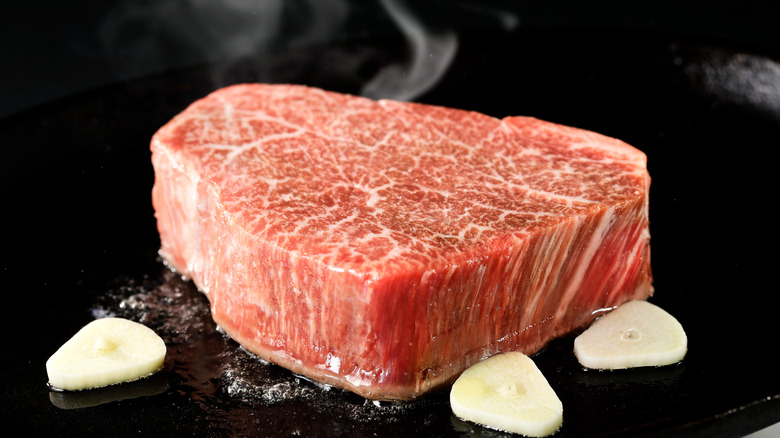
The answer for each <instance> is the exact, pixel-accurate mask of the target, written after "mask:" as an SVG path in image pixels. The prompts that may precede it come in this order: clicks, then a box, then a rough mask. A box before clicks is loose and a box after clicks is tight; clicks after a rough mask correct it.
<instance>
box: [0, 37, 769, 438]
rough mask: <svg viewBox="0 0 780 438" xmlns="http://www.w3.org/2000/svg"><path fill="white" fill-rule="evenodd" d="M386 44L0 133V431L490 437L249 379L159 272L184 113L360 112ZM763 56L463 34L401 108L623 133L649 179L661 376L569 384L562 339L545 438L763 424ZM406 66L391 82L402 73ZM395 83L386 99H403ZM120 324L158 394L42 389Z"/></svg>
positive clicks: (204, 316)
mask: <svg viewBox="0 0 780 438" xmlns="http://www.w3.org/2000/svg"><path fill="white" fill-rule="evenodd" d="M406 47H408V46H407V45H406V44H405V42H404V41H403V40H399V39H396V38H394V37H388V38H387V39H371V40H365V41H357V42H355V41H353V42H345V43H343V44H337V45H331V46H328V47H321V48H316V49H301V50H297V51H285V52H283V53H278V54H267V55H264V56H258V57H249V58H239V59H233V60H231V61H230V62H221V63H217V64H210V65H202V66H198V67H193V68H187V69H182V70H178V71H172V72H167V73H165V74H162V75H158V76H152V77H146V78H143V79H139V80H135V81H132V82H127V83H121V84H117V85H113V86H110V87H107V88H103V89H100V90H96V91H92V92H88V93H84V94H80V95H77V96H75V97H72V98H68V99H65V100H61V101H58V102H55V103H52V104H49V105H46V106H43V107H39V108H37V109H33V110H29V111H26V112H24V113H20V114H16V115H14V116H10V117H7V118H5V119H4V120H1V121H0V141H2V144H3V155H2V156H3V158H2V178H3V179H2V187H1V188H0V190H2V202H3V213H2V221H3V230H4V232H3V251H2V265H1V268H0V278H1V279H2V283H1V284H2V286H1V287H0V289H1V290H2V291H3V294H4V302H3V307H4V309H5V317H4V318H3V327H2V328H3V330H2V333H3V348H4V350H5V351H4V354H3V361H2V363H3V365H2V373H0V375H1V376H2V382H0V388H2V391H3V393H2V394H3V396H2V402H0V403H2V406H1V409H0V412H2V419H3V420H2V425H3V426H4V428H5V429H6V430H14V427H16V428H19V429H17V430H20V431H21V432H22V433H23V434H24V435H28V436H42V435H47V436H48V435H54V434H57V435H60V436H82V435H91V436H124V435H145V436H161V435H162V436H165V435H191V434H195V435H202V436H217V437H218V436H235V435H249V436H367V437H369V436H379V437H385V436H386V437H394V436H406V435H409V434H414V433H418V434H420V435H423V436H442V437H446V436H503V434H502V433H499V432H496V431H491V430H488V429H484V428H481V427H479V426H475V425H472V424H469V423H465V422H462V421H460V420H458V419H456V418H454V417H453V416H452V415H451V412H450V408H449V405H448V401H447V400H448V391H447V390H444V391H441V392H438V393H434V394H431V395H430V396H428V397H426V398H424V399H423V400H421V401H419V402H414V403H408V404H397V403H396V404H393V403H371V402H367V401H365V400H363V399H361V398H359V397H357V396H355V395H353V394H349V393H344V392H341V391H339V390H335V389H329V388H324V387H321V386H318V385H316V384H314V383H312V382H309V381H306V380H304V379H300V378H298V377H296V376H294V375H292V374H290V373H289V372H287V371H285V370H283V369H281V368H279V367H276V366H274V365H270V364H265V363H262V362H261V361H259V360H257V359H256V358H254V357H253V356H252V355H250V354H248V353H246V352H245V351H244V350H242V349H240V347H239V346H238V345H236V344H235V343H233V342H232V341H231V340H229V339H227V338H226V337H224V336H222V335H221V334H220V333H219V332H218V331H216V328H215V327H214V324H213V323H212V322H211V320H210V318H209V316H208V306H207V303H206V300H205V299H204V297H203V296H201V295H200V294H199V293H198V292H197V291H196V290H195V288H194V287H193V285H192V284H191V283H190V282H187V281H185V280H183V279H181V278H179V277H178V276H176V275H174V274H173V273H171V272H170V271H168V270H167V269H166V267H165V266H164V265H163V263H162V262H161V261H160V259H159V258H158V257H157V253H156V251H157V249H158V247H159V238H158V236H157V233H156V228H155V221H154V217H153V211H152V207H151V202H150V190H151V186H152V183H153V180H154V175H153V172H152V167H151V164H150V160H149V159H150V153H149V150H148V143H149V139H150V137H151V135H152V134H153V133H154V132H155V130H156V129H158V128H159V127H160V126H161V125H162V124H164V123H165V122H166V121H167V120H169V119H170V118H171V117H172V116H174V115H175V114H176V113H178V112H179V111H181V110H182V109H184V108H185V106H186V105H188V104H189V103H190V102H192V101H193V100H195V99H197V98H199V97H202V96H203V95H205V94H207V93H208V92H210V91H212V90H214V89H215V88H218V87H220V86H223V85H228V84H231V83H237V82H252V81H262V82H293V83H304V84H308V85H314V86H319V87H323V88H327V89H331V90H335V91H342V92H348V93H358V94H359V93H361V92H365V91H366V88H365V86H366V84H368V83H370V82H371V80H372V78H376V77H377V75H378V74H381V71H383V68H385V67H387V66H389V65H393V64H394V63H403V62H404V60H408V59H411V58H409V55H410V54H412V53H410V52H409V51H407V50H406V49H405V48H406ZM777 59H778V58H777V57H776V56H775V54H772V53H766V52H761V51H759V50H756V49H755V48H750V47H738V46H728V45H724V44H717V43H713V42H709V43H708V42H702V41H693V40H687V39H685V38H670V37H659V36H657V35H649V34H643V33H629V32H620V33H617V32H608V31H584V30H583V31H565V32H564V31H556V32H552V31H544V30H541V29H540V30H537V31H533V30H528V29H525V30H523V31H522V32H521V31H516V32H512V31H497V32H495V33H493V34H485V33H484V32H482V33H479V34H477V33H474V34H469V33H464V34H461V35H459V36H458V40H457V51H456V52H455V56H454V58H453V59H452V60H451V63H450V64H448V66H447V68H445V69H443V70H442V71H441V74H442V75H441V77H440V78H438V79H437V80H435V81H431V83H429V84H428V85H426V86H423V87H420V88H419V89H416V90H413V91H412V93H414V94H415V96H414V97H413V99H414V100H417V101H420V102H426V103H432V104H440V105H447V106H452V107H457V108H464V109H470V110H476V111H481V112H485V113H488V114H491V115H495V116H506V115H530V116H535V117H539V118H543V119H547V120H550V121H554V122H558V123H564V124H569V125H573V126H577V127H581V128H585V129H590V130H594V131H598V132H601V133H604V134H607V135H610V136H614V137H617V138H621V139H623V140H625V141H626V142H628V143H630V144H633V145H635V146H636V147H638V148H640V149H642V150H643V151H645V152H646V153H647V155H648V157H649V169H650V173H651V175H652V178H653V182H652V188H651V198H650V199H651V233H652V236H653V237H652V252H653V259H652V260H653V269H654V274H655V288H656V294H655V296H654V297H653V298H652V301H653V302H654V303H656V304H658V305H660V306H661V307H663V308H665V309H666V310H668V311H669V312H670V313H672V314H673V315H675V316H676V317H677V318H678V319H679V320H680V322H681V323H682V324H683V326H684V327H685V328H686V330H687V333H688V336H689V347H690V349H689V353H688V355H687V357H686V358H685V359H684V360H683V361H682V362H681V363H680V364H678V365H674V366H669V367H663V368H649V369H637V370H628V371H619V372H593V371H586V370H583V369H582V368H581V367H580V366H579V365H578V364H577V362H576V359H575V358H574V357H573V354H572V338H571V337H567V338H563V339H559V340H556V341H554V342H553V343H551V344H550V345H549V347H547V348H546V349H545V350H543V351H542V352H540V353H538V354H537V355H535V356H534V359H535V361H536V362H537V364H538V365H539V367H540V369H541V370H542V372H543V373H544V374H545V375H546V377H547V378H548V380H549V381H550V383H551V385H552V386H553V388H554V389H555V390H556V391H557V393H558V395H559V397H560V398H561V400H562V401H563V405H564V424H563V427H562V429H561V430H560V431H559V432H558V434H557V436H559V437H607V436H609V437H624V436H625V437H643V436H645V437H647V436H660V435H663V436H667V437H673V436H679V437H690V436H694V437H696V436H702V437H713V436H715V437H720V436H723V437H727V436H742V435H744V434H747V433H749V432H752V431H755V430H758V429H760V428H763V427H765V426H767V425H770V424H772V423H775V422H777V421H780V377H778V373H777V360H776V358H775V355H776V350H777V345H778V341H777V336H778V335H779V334H780V330H779V328H780V327H778V322H777V321H778V304H779V299H778V294H777V293H776V289H777V288H776V286H774V284H773V283H771V282H770V281H769V280H770V279H771V278H774V273H775V272H774V271H775V270H776V268H775V266H774V265H775V264H776V259H777V257H776V256H771V255H768V254H772V253H773V250H774V249H775V248H776V247H777V246H776V245H777V239H776V231H775V230H774V226H775V225H776V216H775V215H774V213H773V211H774V209H773V208H772V207H773V205H774V204H775V203H776V199H775V198H776V196H775V193H774V192H775V191H776V190H775V189H776V187H777V183H776V181H775V174H776V164H775V162H774V160H773V159H772V158H771V155H770V153H771V152H773V151H774V149H776V147H777V141H778V140H777V139H778V138H780V110H779V106H780V104H779V103H778V102H780V92H778V90H779V89H780V73H778V69H779V67H778V66H780V64H778V63H777V61H776V60H777ZM407 67H409V66H408V65H407ZM408 86H409V85H408V84H404V83H400V85H398V86H397V87H396V89H395V91H396V92H403V91H404V90H406V91H409V90H408V88H407V89H405V88H404V87H408ZM106 314H116V315H120V316H125V317H128V318H131V319H135V320H139V321H141V322H144V323H146V324H147V325H149V326H151V327H152V328H154V329H156V330H157V331H158V332H159V333H160V334H161V335H162V336H163V338H164V339H165V340H166V342H167V343H168V345H169V356H168V360H167V361H166V367H165V370H164V371H163V372H162V373H160V374H159V375H157V376H156V377H155V378H152V379H148V380H143V381H140V382H135V383H133V384H127V385H122V386H117V387H112V388H106V389H103V390H96V391H89V392H84V393H76V394H69V393H58V392H52V391H50V389H49V388H48V387H47V384H46V383H47V377H46V371H45V367H44V364H45V362H46V359H47V358H48V357H49V356H50V355H51V354H52V353H53V352H54V351H55V350H56V349H57V348H58V347H59V346H60V345H61V344H62V343H63V342H64V341H65V340H67V339H68V338H69V337H70V336H71V335H73V334H74V333H75V332H76V331H77V330H78V329H79V328H80V327H81V326H83V325H84V324H86V323H88V322H89V321H91V320H92V319H94V318H96V317H100V316H103V315H106Z"/></svg>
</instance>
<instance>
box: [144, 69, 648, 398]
mask: <svg viewBox="0 0 780 438" xmlns="http://www.w3.org/2000/svg"><path fill="white" fill-rule="evenodd" d="M151 149H152V162H153V165H154V170H155V184H154V188H153V192H152V195H153V204H154V208H155V211H156V213H155V215H156V218H157V223H158V229H159V232H160V238H161V250H160V253H161V255H162V256H163V257H164V259H165V260H166V261H167V263H168V264H169V265H170V266H171V267H172V268H173V269H175V270H176V271H177V272H179V273H180V274H182V275H185V276H188V277H189V278H191V279H192V280H193V281H194V283H195V284H196V286H197V287H198V288H199V289H200V290H201V291H202V292H203V293H205V294H206V296H207V297H208V300H209V302H210V306H211V311H212V315H213V318H214V320H215V322H216V323H217V324H218V325H219V326H221V327H222V328H223V329H224V330H225V332H226V333H227V334H228V335H230V336H231V337H232V338H234V339H235V340H236V341H238V342H239V343H240V344H241V345H243V346H244V347H245V348H247V349H248V350H250V351H252V352H254V353H255V354H257V355H259V356H261V357H263V358H265V359H267V360H270V361H272V362H274V363H277V364H279V365H281V366H283V367H286V368H288V369H290V370H292V371H293V372H295V373H299V374H302V375H304V376H307V377H309V378H312V379H314V380H316V381H320V382H324V383H327V384H331V385H334V386H337V387H341V388H345V389H348V390H351V391H354V392H356V393H358V394H360V395H362V396H364V397H366V398H371V399H411V398H415V397H418V396H420V395H422V394H424V393H426V392H427V391H429V390H432V389H434V388H437V387H441V386H442V385H445V384H447V383H450V382H451V381H452V380H453V379H454V378H456V377H457V376H458V375H459V374H460V373H461V372H462V371H463V370H464V369H466V368H467V367H468V366H470V365H472V364H473V363H475V362H477V361H479V360H481V359H484V358H486V357H488V356H491V355H493V354H496V353H499V352H505V351H521V352H524V353H526V354H532V353H534V352H537V351H538V350H539V349H541V348H542V347H543V346H544V345H545V344H547V343H548V342H549V341H550V340H551V339H553V338H555V337H558V336H562V335H565V334H567V333H570V332H571V331H573V330H576V329H577V328H580V327H582V326H584V325H586V324H588V323H589V322H590V321H592V320H593V319H594V318H595V317H596V316H597V315H598V314H599V313H600V312H603V311H605V310H607V309H610V308H613V307H615V306H617V305H619V304H621V303H622V302H624V301H627V300H631V299H644V298H646V297H648V296H649V295H650V294H652V290H653V289H652V284H651V283H652V277H651V271H650V246H649V239H650V236H649V232H648V189H649V184H650V177H649V175H648V173H647V170H646V157H645V155H644V154H643V153H642V152H640V151H639V150H637V149H635V148H633V147H631V146H629V145H627V144H625V143H623V142H621V141H619V140H616V139H612V138H609V137H606V136H603V135H600V134H596V133H593V132H589V131H584V130H580V129H576V128H571V127H566V126H562V125H558V124H553V123H550V122H545V121H541V120H538V119H535V118H529V117H507V118H504V119H496V118H493V117H489V116H487V115H483V114H479V113H475V112H469V111H463V110H458V109H450V108H444V107H438V106H430V105H423V104H416V103H402V102H394V101H387V100H380V101H374V100H370V99H366V98H361V97H355V96H349V95H344V94H338V93H333V92H328V91H324V90H320V89H316V88H309V87H304V86H295V85H261V84H242V85H235V86H231V87H228V88H224V89H221V90H218V91H216V92H214V93H212V94H211V95H209V96H207V97H205V98H203V99H201V100H199V101H197V102H195V103H193V104H192V105H191V106H190V107H189V108H187V109H186V110H185V111H183V112H182V113H181V114H179V115H178V116H176V117H175V118H174V119H173V120H171V121H170V122H169V123H167V124H166V125H165V126H164V127H162V128H161V129H160V130H159V131H158V132H157V133H156V134H155V135H154V137H153V139H152V143H151Z"/></svg>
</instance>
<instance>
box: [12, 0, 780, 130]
mask: <svg viewBox="0 0 780 438" xmlns="http://www.w3.org/2000/svg"><path fill="white" fill-rule="evenodd" d="M387 3H388V4H393V2H387ZM394 3H397V4H398V6H395V7H392V6H390V7H387V6H383V5H382V3H381V2H372V1H354V0H353V1H348V0H285V1H283V0H261V1H249V0H232V1H224V2H218V1H208V0H189V1H173V0H158V1H154V0H148V1H142V0H119V1H117V0H107V1H88V2H85V1H74V2H53V1H48V2H3V5H2V6H0V41H2V45H0V55H1V56H2V65H3V67H2V68H1V69H0V117H3V116H6V115H10V114H13V113H16V112H18V111H22V110H25V109H28V108H31V107H35V106H37V105H40V104H42V103H46V102H49V101H51V100H54V99H58V98H61V97H65V96H70V95H73V94H74V93H78V92H80V91H84V90H89V89H94V88H96V87H100V86H104V85H107V84H111V83H114V82H117V81H124V80H127V79H132V78H138V77H143V76H146V75H149V74H153V73H156V72H160V71H165V70H169V69H176V68H181V67H186V66H192V65H199V64H203V63H207V62H209V63H211V62H216V61H224V60H228V59H232V58H238V57H243V56H248V55H253V56H257V55H261V54H263V53H270V52H275V51H280V50H290V49H300V48H303V47H317V46H321V45H327V44H329V43H333V42H339V41H345V40H351V39H363V38H370V37H376V36H382V35H402V34H404V33H409V31H408V28H404V27H403V25H402V22H403V20H402V19H399V18H398V17H400V16H401V15H404V13H406V15H407V16H408V17H411V20H412V21H413V22H415V23H417V24H422V25H423V26H424V27H425V28H426V29H427V30H428V31H429V32H430V33H432V34H447V33H453V32H454V33H457V32H462V31H473V30H475V29H477V30H479V29H492V30H495V29H504V30H521V31H522V30H534V29H546V30H549V29H553V30H554V29H561V30H563V31H566V30H571V29H599V30H604V31H607V32H614V34H615V37H616V38H619V35H621V32H622V31H625V30H631V31H633V32H646V33H650V34H657V35H659V36H670V35H672V36H677V37H689V38H696V39H698V40H700V41H710V42H713V43H726V44H729V45H740V46H743V47H746V48H749V49H752V50H758V51H761V52H766V51H771V52H775V53H776V52H777V51H778V50H779V49H780V25H778V23H780V6H778V4H777V2H728V1H709V2H708V1H695V2H692V1H668V0H665V1H654V2H642V4H635V2H622V1H610V2H579V1H562V2H548V1H513V0H480V1H474V0H470V1H457V2H456V1H444V0H438V1H437V0H435V1H426V2H411V1H407V2H394ZM394 13H395V15H394ZM399 14H400V15H399ZM519 56H522V55H519Z"/></svg>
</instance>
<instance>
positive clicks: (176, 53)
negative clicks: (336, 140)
mask: <svg viewBox="0 0 780 438" xmlns="http://www.w3.org/2000/svg"><path fill="white" fill-rule="evenodd" d="M381 5H382V10H383V11H384V12H385V13H386V14H387V17H389V20H388V21H392V23H393V24H394V26H395V27H396V28H397V30H400V31H401V33H402V35H403V37H404V41H406V43H407V45H408V54H409V56H408V58H407V59H396V60H392V61H386V65H382V66H380V67H379V70H378V71H377V73H376V75H375V76H374V77H373V78H369V80H367V81H366V80H365V79H364V80H363V83H364V86H363V88H362V90H361V93H362V94H363V95H366V96H369V97H372V98H391V99H397V100H412V99H415V98H416V97H418V96H420V95H421V94H422V93H424V92H425V91H427V90H428V89H430V88H431V87H432V86H434V85H435V84H436V83H437V81H438V80H439V79H440V78H441V77H442V76H443V75H444V74H445V73H446V71H447V69H448V68H449V66H450V64H451V62H452V60H453V58H454V56H455V53H456V51H457V47H458V41H457V37H456V34H455V33H454V32H453V31H451V30H449V29H437V30H433V29H432V27H431V26H429V25H427V24H426V22H425V20H423V19H422V18H421V17H420V16H418V15H417V14H415V13H414V11H413V10H412V9H411V8H410V7H409V4H407V3H405V2H404V1H401V0H383V1H382V2H381ZM349 18H350V4H349V3H348V1H347V0H261V1H250V0H228V1H223V2H214V1H210V0H188V1H187V2H175V1H171V0H158V1H151V2H140V1H136V0H122V1H120V2H119V3H117V4H116V6H115V7H114V8H113V9H112V10H111V11H110V13H109V14H108V15H107V16H106V18H105V20H104V22H103V25H102V27H101V29H100V32H99V38H100V40H101V41H102V43H103V45H104V47H105V49H106V53H107V55H108V56H109V61H110V62H111V65H112V67H113V69H114V74H115V76H116V77H117V78H118V79H121V80H125V79H131V78H137V77H141V76H147V75H150V74H154V73H158V72H163V71H166V70H170V69H176V68H181V67H187V66H192V65H199V64H205V63H211V64H214V63H219V64H222V65H223V66H224V65H225V63H226V62H228V63H229V61H231V60H235V59H238V58H242V57H255V58H256V59H258V60H260V59H262V55H263V54H267V53H275V54H279V53H294V52H296V51H299V50H301V49H305V48H311V47H317V46H327V45H328V44H332V43H333V42H337V41H339V40H340V39H343V38H344V34H345V31H344V28H345V26H346V24H347V22H348V20H349ZM361 56H363V57H365V56H366V54H365V52H344V53H339V54H338V55H337V57H338V58H339V61H340V62H341V63H342V67H340V68H355V69H359V68H360V65H361V60H360V59H347V58H349V57H352V58H355V57H361ZM316 68H318V67H316ZM212 73H213V74H214V87H215V88H218V87H222V86H225V85H229V81H228V80H226V78H225V76H224V75H222V74H220V73H221V72H219V71H217V70H216V69H215V71H214V72H212ZM243 79H244V80H253V81H257V82H266V81H272V80H274V77H273V74H269V73H267V72H266V73H263V72H262V68H259V69H258V72H256V73H255V75H254V77H250V78H243ZM284 79H286V78H284Z"/></svg>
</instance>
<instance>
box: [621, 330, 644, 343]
mask: <svg viewBox="0 0 780 438" xmlns="http://www.w3.org/2000/svg"><path fill="white" fill-rule="evenodd" d="M620 337H621V338H622V339H624V340H626V341H638V340H639V339H640V338H642V334H641V333H639V330H637V329H628V330H626V331H624V332H623V335H621V336H620Z"/></svg>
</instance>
